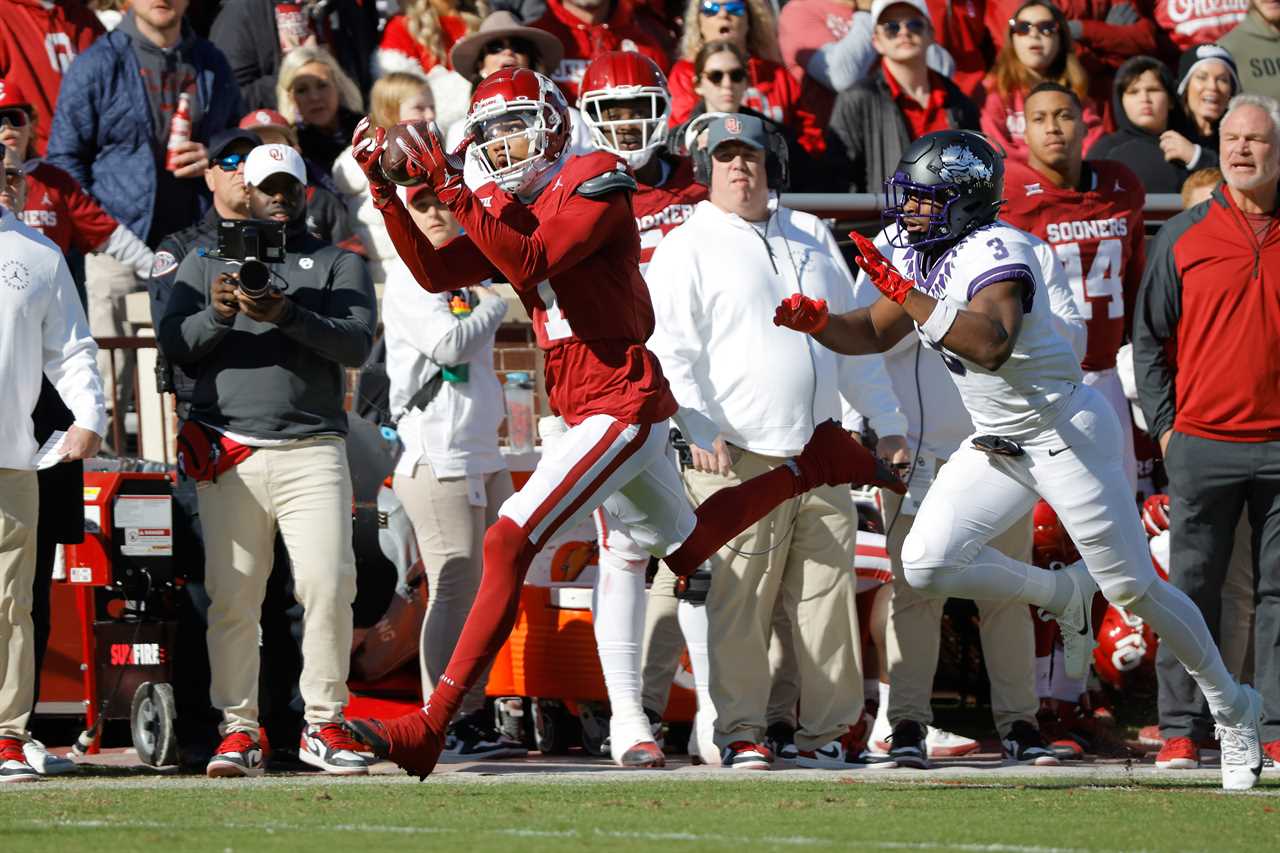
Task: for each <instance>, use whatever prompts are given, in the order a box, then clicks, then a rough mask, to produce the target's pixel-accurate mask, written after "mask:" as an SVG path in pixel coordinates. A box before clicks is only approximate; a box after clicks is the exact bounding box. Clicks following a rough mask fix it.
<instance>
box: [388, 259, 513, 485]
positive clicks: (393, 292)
mask: <svg viewBox="0 0 1280 853" xmlns="http://www.w3.org/2000/svg"><path fill="white" fill-rule="evenodd" d="M387 269H388V275H387V289H386V291H385V292H384V293H383V297H382V321H383V324H384V327H385V329H386V339H387V378H388V379H389V380H390V383H391V395H390V396H391V399H390V405H391V414H392V416H393V417H398V418H400V421H399V423H398V424H397V426H396V428H397V430H398V431H399V433H400V440H401V441H402V442H403V443H404V454H403V455H402V456H401V457H400V461H399V463H398V464H397V465H396V470H397V471H399V472H401V473H409V474H412V472H413V470H414V466H415V465H417V464H419V463H427V464H430V465H431V470H432V472H433V473H434V474H435V475H436V477H437V478H441V477H466V476H472V475H478V474H491V473H493V472H494V471H501V470H502V469H503V468H505V467H506V463H504V462H503V460H502V453H501V451H499V450H498V426H499V425H500V424H501V423H502V419H503V417H505V414H506V412H505V405H504V402H503V396H502V386H501V384H500V383H499V382H498V375H497V374H496V373H495V372H494V370H493V339H494V335H496V334H497V331H498V326H499V325H501V323H502V318H503V317H505V316H506V313H507V303H506V300H504V299H501V298H498V297H496V296H495V297H494V298H493V299H484V300H481V301H480V302H479V303H478V304H477V305H476V306H475V307H474V308H473V309H472V312H471V315H470V316H468V317H466V318H465V319H463V318H460V317H457V316H454V314H453V313H452V311H451V310H450V309H449V294H448V293H428V292H427V291H425V290H423V289H422V288H421V287H419V286H418V283H417V282H416V281H414V278H413V274H412V273H410V272H409V269H408V268H407V267H406V266H405V265H404V263H403V262H402V261H400V259H399V258H397V259H396V260H395V261H394V262H393V263H391V264H388V266H387ZM454 364H466V365H467V366H468V378H467V381H466V382H443V383H441V385H440V391H439V393H437V394H436V396H435V399H433V400H432V401H431V402H430V403H429V404H427V407H426V409H425V410H418V409H415V410H414V411H412V412H405V406H406V404H407V403H408V402H409V400H410V398H411V397H412V396H413V395H414V394H416V393H417V392H418V389H420V388H421V387H422V386H423V385H425V384H426V383H427V381H428V380H429V379H431V377H433V376H435V374H436V372H437V371H439V370H440V367H441V365H454Z"/></svg>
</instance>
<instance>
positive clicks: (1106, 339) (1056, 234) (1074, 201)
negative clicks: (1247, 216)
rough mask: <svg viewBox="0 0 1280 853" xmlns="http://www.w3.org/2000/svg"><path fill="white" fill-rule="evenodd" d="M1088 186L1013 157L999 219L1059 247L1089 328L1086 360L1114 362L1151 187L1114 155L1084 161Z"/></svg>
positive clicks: (1104, 365)
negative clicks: (1070, 183)
mask: <svg viewBox="0 0 1280 853" xmlns="http://www.w3.org/2000/svg"><path fill="white" fill-rule="evenodd" d="M1085 180H1086V181H1088V182H1089V185H1090V189H1088V190H1085V191H1083V192H1082V191H1080V190H1076V189H1060V188H1058V187H1055V186H1053V184H1051V183H1050V182H1049V180H1048V179H1047V178H1045V177H1044V176H1043V175H1041V174H1040V173H1039V172H1036V171H1035V170H1034V169H1032V168H1031V167H1030V166H1027V165H1024V164H1021V163H1015V162H1013V161H1010V162H1009V163H1007V164H1006V172H1005V179H1004V182H1005V183H1004V193H1005V200H1006V203H1005V206H1004V207H1003V208H1001V213H1000V218H1001V219H1003V220H1005V221H1006V222H1008V223H1010V224H1011V225H1015V226H1017V227H1018V228H1021V229H1022V230H1024V231H1030V232H1031V233H1032V234H1035V235H1036V236H1037V237H1039V238H1040V239H1041V240H1044V241H1045V242H1046V243H1048V244H1049V245H1051V246H1052V247H1053V251H1054V254H1055V255H1057V258H1058V261H1059V263H1061V264H1062V266H1063V267H1064V268H1065V270H1066V273H1067V279H1068V281H1070V282H1071V292H1072V293H1073V294H1074V295H1075V299H1076V305H1077V307H1079V309H1080V314H1081V316H1082V317H1084V320H1085V324H1086V326H1087V328H1088V345H1087V349H1086V351H1085V357H1084V361H1083V362H1081V365H1080V366H1081V367H1082V368H1084V369H1085V370H1107V369H1110V368H1113V367H1115V366H1116V351H1117V350H1118V349H1119V348H1120V344H1122V343H1123V342H1124V339H1125V335H1126V332H1127V330H1128V328H1129V324H1130V321H1131V318H1132V314H1133V306H1134V302H1135V299H1136V298H1137V293H1138V285H1139V283H1140V282H1141V281H1142V269H1143V267H1144V266H1145V265H1146V252H1145V249H1144V245H1143V240H1144V234H1143V229H1144V227H1145V226H1144V221H1143V218H1142V206H1143V204H1144V203H1145V200H1146V193H1145V191H1144V190H1143V188H1142V183H1141V182H1140V181H1139V180H1138V177H1137V176H1136V175H1135V174H1133V172H1132V171H1130V170H1129V168H1128V167H1127V166H1125V165H1123V164H1121V163H1117V162H1115V161H1113V160H1093V161H1089V162H1087V163H1086V164H1085Z"/></svg>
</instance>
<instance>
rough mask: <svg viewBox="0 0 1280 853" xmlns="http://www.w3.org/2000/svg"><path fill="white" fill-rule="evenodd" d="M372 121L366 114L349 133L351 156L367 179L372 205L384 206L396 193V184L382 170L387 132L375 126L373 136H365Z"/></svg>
mask: <svg viewBox="0 0 1280 853" xmlns="http://www.w3.org/2000/svg"><path fill="white" fill-rule="evenodd" d="M371 125H372V122H371V121H370V120H369V117H368V116H365V117H364V118H362V119H360V123H359V124H357V125H356V129H355V133H353V134H352V135H351V156H352V157H354V158H356V165H358V166H359V167H360V171H362V172H364V175H365V177H366V178H367V179H368V180H369V195H370V196H371V197H372V198H373V206H374V207H377V208H382V207H385V206H386V204H387V202H389V201H391V199H392V198H394V197H395V194H396V185H395V184H393V183H391V181H390V180H389V179H388V178H387V176H386V174H385V173H384V172H383V171H382V150H383V148H385V147H386V144H387V132H386V130H384V129H382V128H380V127H379V128H375V129H374V132H373V136H371V137H367V138H366V136H365V134H366V133H367V132H368V131H369V127H370V126H371Z"/></svg>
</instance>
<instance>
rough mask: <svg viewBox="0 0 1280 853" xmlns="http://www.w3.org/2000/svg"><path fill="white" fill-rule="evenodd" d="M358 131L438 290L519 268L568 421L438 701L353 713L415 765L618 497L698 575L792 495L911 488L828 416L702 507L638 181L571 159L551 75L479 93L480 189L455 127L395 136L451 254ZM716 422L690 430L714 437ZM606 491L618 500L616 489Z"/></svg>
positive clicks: (475, 147)
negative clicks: (658, 322) (660, 344)
mask: <svg viewBox="0 0 1280 853" xmlns="http://www.w3.org/2000/svg"><path fill="white" fill-rule="evenodd" d="M368 128H369V121H368V119H365V120H364V121H363V122H361V123H360V125H359V126H357V128H356V131H355V138H354V139H353V141H352V147H353V154H354V156H355V157H356V161H357V162H358V163H360V166H361V168H362V169H363V170H364V171H365V173H366V174H367V175H368V177H369V186H370V191H371V194H372V196H373V198H374V202H375V204H376V205H377V206H378V207H379V208H380V209H381V210H382V214H383V218H384V219H385V220H386V224H387V231H388V233H389V234H390V236H391V239H392V241H393V242H394V243H395V246H396V250H397V251H398V252H399V254H400V256H401V258H402V260H404V262H405V264H406V265H407V266H408V267H409V270H410V271H411V272H412V273H413V275H414V278H415V279H417V281H418V283H419V284H420V285H421V286H422V287H423V288H424V289H426V290H429V291H432V292H439V291H441V290H456V289H459V288H461V287H468V286H473V285H476V284H480V283H481V282H483V281H485V280H487V279H490V278H492V277H494V276H496V275H502V276H504V277H505V278H506V279H507V280H508V281H510V282H511V284H512V286H513V287H514V288H515V290H516V292H517V293H518V294H519V296H520V299H521V301H522V302H523V303H524V306H525V308H526V309H527V310H528V311H529V314H530V316H531V317H532V318H533V324H534V332H535V334H536V336H537V342H538V346H539V347H541V348H542V349H543V350H544V351H545V353H546V359H545V360H546V368H545V378H546V387H547V393H548V396H549V398H550V403H551V407H552V409H553V411H554V412H555V413H556V414H558V415H559V416H560V417H562V418H563V419H564V421H565V423H566V424H568V426H569V429H568V431H567V432H566V433H565V434H564V435H563V436H561V437H560V438H559V440H558V441H557V442H556V444H555V448H554V450H552V451H550V452H547V453H545V454H544V455H543V457H542V459H541V460H540V461H539V463H538V467H537V468H536V469H535V470H534V472H533V475H532V476H531V477H530V478H529V481H528V482H527V483H526V484H525V486H524V487H523V488H522V489H521V490H520V491H519V492H517V493H516V494H515V495H514V496H513V497H512V498H511V499H510V500H508V501H507V502H506V503H505V504H503V506H502V509H501V510H500V511H499V519H498V521H497V522H496V523H495V524H494V525H493V526H492V527H491V528H489V531H488V532H487V533H486V534H485V540H484V574H483V577H482V579H481V582H480V589H479V591H478V592H477V594H476V599H475V604H474V605H473V607H472V609H471V613H470V614H469V615H468V617H467V621H466V624H465V625H464V626H463V629H462V635H461V636H460V637H459V639H458V644H457V646H456V648H455V650H454V654H453V657H452V659H451V660H450V662H449V666H448V667H447V668H446V670H445V674H444V676H443V677H442V678H441V679H440V683H439V684H438V685H437V686H436V688H435V690H434V691H433V692H432V694H431V696H430V698H429V699H428V701H427V704H426V706H425V707H424V708H422V709H420V710H417V711H414V712H412V713H410V714H406V715H404V716H402V717H399V718H396V719H394V720H387V721H382V720H353V721H351V722H350V725H351V727H352V729H353V731H354V733H355V734H356V736H357V737H358V738H360V739H361V740H362V741H364V743H366V744H367V745H368V746H369V747H370V748H371V749H373V751H374V752H375V753H376V754H378V755H379V756H382V757H385V758H389V759H390V760H392V761H394V762H395V763H397V764H399V765H400V766H401V767H403V768H404V769H405V770H407V771H409V772H410V773H411V774H414V775H417V776H420V777H425V776H426V775H427V774H428V773H430V772H431V771H432V769H434V767H435V764H436V761H437V760H438V759H439V756H440V752H441V748H442V746H443V743H444V734H445V730H446V729H447V728H448V725H449V722H450V720H451V719H452V717H453V715H454V713H455V712H456V711H457V709H458V707H459V705H460V703H461V701H462V698H463V696H464V695H465V694H466V692H467V691H468V690H469V689H470V688H471V686H472V685H474V684H475V682H476V679H478V678H479V677H480V676H481V675H482V674H483V673H484V672H485V671H486V670H487V669H488V667H489V665H490V664H491V663H492V661H493V659H494V657H495V656H496V655H497V652H498V650H499V649H500V648H501V647H502V644H503V642H504V641H505V640H506V639H507V636H508V634H509V633H510V631H511V628H512V627H513V625H514V624H515V619H516V615H517V612H518V606H519V592H520V586H521V584H522V583H523V580H524V576H525V573H526V572H527V571H528V568H529V564H530V562H531V561H532V560H533V557H534V555H535V554H536V553H537V552H538V550H539V549H540V548H541V547H542V546H543V545H544V544H546V542H547V540H548V539H550V538H551V536H553V535H554V534H555V532H556V531H557V530H559V529H560V528H561V527H562V526H564V525H566V524H569V525H571V524H573V523H575V522H576V521H577V520H578V519H580V518H582V517H584V516H585V515H586V514H588V513H590V512H592V511H593V510H595V509H596V508H597V507H598V506H600V505H601V504H605V505H606V506H607V508H608V510H609V512H610V514H611V515H612V516H613V517H614V518H617V519H618V520H619V521H620V523H621V524H622V525H624V526H625V527H626V528H627V533H628V535H629V536H630V537H631V538H632V539H633V540H634V541H636V542H637V543H640V544H641V545H642V546H643V547H644V548H645V550H647V551H648V552H649V553H651V554H654V555H655V556H658V557H660V558H662V559H664V560H665V561H666V563H667V565H668V566H669V567H670V568H671V569H672V571H674V572H676V574H678V575H686V576H687V575H690V574H692V573H693V572H694V571H696V570H697V568H698V567H699V566H701V565H702V563H703V562H705V561H706V560H707V559H709V558H710V557H711V555H712V554H714V553H715V552H716V551H717V550H718V549H719V548H720V547H721V546H722V545H724V543H726V542H727V541H729V540H730V539H731V538H732V537H733V536H735V535H737V534H738V533H740V532H741V531H742V530H744V529H745V528H746V527H748V526H750V525H751V524H753V523H755V522H756V521H758V520H759V519H760V518H762V517H763V516H764V515H766V514H767V513H768V512H769V511H770V510H771V509H772V508H773V507H774V506H776V505H777V504H778V503H780V502H782V501H783V500H786V499H788V498H790V497H793V496H794V495H797V494H800V493H801V492H804V491H807V490H808V489H810V488H813V487H814V486H816V485H818V484H819V483H830V484H833V485H835V484H841V483H849V482H869V481H875V482H878V483H881V484H883V485H886V486H889V487H891V488H896V489H898V490H899V491H901V489H902V485H901V482H900V481H898V480H897V479H896V478H895V477H894V476H893V475H892V473H890V472H889V471H888V469H886V468H885V467H884V466H883V465H881V464H880V463H879V461H878V460H877V459H876V458H875V457H873V456H872V455H871V454H870V453H869V452H867V451H866V450H864V449H863V448H862V445H861V444H860V443H859V442H858V441H857V439H855V438H854V437H853V436H851V435H850V434H849V433H847V432H845V431H844V430H843V429H841V428H840V427H839V426H838V425H837V424H835V423H828V424H823V425H820V426H819V427H818V429H817V430H815V432H814V436H813V438H812V439H810V441H809V444H808V445H807V446H806V447H805V449H804V450H803V451H802V452H801V454H800V455H799V456H797V457H795V458H794V459H791V460H788V462H787V464H785V465H783V466H780V467H779V468H776V469H774V470H772V471H770V472H769V473H767V474H764V475H762V476H760V477H757V478H755V479H753V480H749V481H747V482H746V483H743V484H741V485H739V486H736V487H734V488H730V489H725V490H723V491H722V492H720V493H718V494H717V495H716V496H715V497H713V498H712V499H711V500H708V501H706V502H705V503H703V504H702V505H701V506H700V507H699V508H698V510H697V512H696V513H695V512H694V510H693V509H692V507H690V505H689V503H688V501H687V499H686V498H685V497H684V493H683V489H682V488H681V485H680V478H679V474H678V473H677V472H676V469H675V465H674V463H673V462H672V461H671V459H670V458H669V456H668V454H667V436H666V432H667V431H666V429H665V428H664V426H663V423H664V422H665V421H666V420H667V419H668V418H670V417H672V416H673V415H674V416H676V417H677V419H681V418H682V417H683V418H684V419H685V420H686V421H687V420H688V419H689V416H690V415H691V414H693V413H677V408H678V407H677V405H676V402H675V399H674V397H672V395H671V391H670V389H669V388H668V387H667V381H666V379H665V378H664V377H663V375H662V368H661V367H660V366H659V364H658V360H657V358H656V357H655V356H654V355H653V353H651V352H650V351H649V350H648V349H646V348H645V345H644V342H645V341H646V340H647V339H648V338H649V336H650V334H651V333H652V332H653V322H654V321H653V308H652V305H651V304H650V302H649V293H648V290H647V289H646V287H645V283H644V279H643V278H642V277H641V275H640V268H639V260H640V239H639V235H638V234H637V232H636V227H635V220H634V219H633V217H632V210H631V194H632V193H633V192H634V191H635V188H636V184H635V180H634V179H633V178H632V177H631V175H630V173H629V172H628V170H627V167H626V164H625V163H623V162H622V161H621V160H619V159H618V158H617V157H616V156H614V155H613V154H610V153H608V152H604V151H595V152H591V153H589V154H584V155H582V156H577V157H573V156H566V154H565V146H566V144H567V143H568V141H569V110H568V105H567V104H566V103H565V100H564V97H563V95H562V94H561V93H560V90H559V88H558V87H556V85H555V84H554V83H552V82H551V80H549V79H547V78H546V77H543V76H542V75H541V74H538V73H537V72H535V71H531V70H528V69H524V68H514V69H507V70H503V71H499V72H497V73H495V74H493V75H491V76H489V77H488V78H486V79H485V80H484V81H483V82H482V83H481V84H480V85H479V86H478V87H477V88H476V91H475V93H474V94H473V95H472V101H471V110H470V112H469V113H468V115H467V119H466V127H465V130H464V143H463V144H464V146H469V147H468V148H467V150H466V156H468V157H470V158H472V160H473V161H474V162H476V163H477V164H478V165H479V166H480V168H481V169H482V170H483V171H484V172H485V173H486V174H488V175H489V176H490V177H491V178H492V181H491V182H490V183H488V184H486V185H485V186H483V187H481V188H480V189H479V190H478V191H476V192H474V193H473V192H472V191H471V190H469V189H468V188H467V186H466V184H465V182H464V180H463V176H462V171H463V162H462V161H461V158H460V157H458V156H457V155H450V154H448V153H446V152H445V150H444V148H443V143H442V142H441V139H440V135H439V131H438V130H437V129H436V128H435V127H434V126H432V127H430V128H428V129H421V128H420V126H417V125H411V126H410V127H409V130H408V132H406V133H405V134H402V135H399V136H397V137H396V140H395V142H396V144H397V146H398V147H399V148H400V150H401V151H402V152H403V153H404V154H405V156H406V158H407V166H408V171H409V172H410V176H411V178H412V179H417V180H422V181H426V182H427V183H429V184H430V185H431V186H432V188H433V189H434V190H435V193H436V197H437V198H439V199H440V200H441V201H443V202H444V203H445V204H447V205H448V206H449V208H450V210H452V211H453V214H454V216H455V217H456V218H457V219H458V221H459V223H461V224H462V226H463V228H464V229H465V230H466V233H465V234H464V235H462V236H459V237H456V238H455V239H453V240H452V241H450V242H449V243H447V244H445V245H444V246H442V247H441V248H440V249H438V250H437V249H435V248H433V247H432V245H431V244H430V242H429V241H428V240H427V239H426V238H425V236H423V235H422V233H421V232H420V231H418V230H417V228H416V226H415V225H414V223H413V220H412V219H410V217H409V214H408V212H407V211H406V210H405V208H404V205H403V203H401V202H400V200H399V198H398V197H397V195H396V192H395V187H394V185H392V184H391V183H390V182H389V181H388V179H387V177H386V175H385V174H384V173H383V171H382V167H381V154H382V150H383V148H384V147H385V145H386V144H387V140H386V135H385V133H384V132H383V131H381V130H378V131H377V132H375V134H374V135H373V136H372V137H370V138H368V139H366V138H365V132H366V131H367V130H368ZM702 417H703V419H704V421H706V422H705V423H704V426H703V427H702V428H697V427H695V428H692V429H689V430H687V431H686V434H687V435H689V436H690V439H691V440H692V441H695V442H697V443H699V444H701V445H704V446H706V447H710V446H711V437H712V435H713V434H714V433H715V429H714V427H711V425H710V423H709V421H707V419H705V416H702ZM606 499H607V501H606Z"/></svg>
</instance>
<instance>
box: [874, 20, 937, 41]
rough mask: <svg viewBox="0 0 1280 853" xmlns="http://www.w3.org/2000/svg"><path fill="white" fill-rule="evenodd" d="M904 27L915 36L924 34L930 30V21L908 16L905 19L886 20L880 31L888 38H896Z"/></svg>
mask: <svg viewBox="0 0 1280 853" xmlns="http://www.w3.org/2000/svg"><path fill="white" fill-rule="evenodd" d="M904 28H905V29H906V31H907V32H909V33H911V34H912V35H913V36H922V35H924V34H925V32H927V31H928V29H929V22H928V21H926V20H925V19H924V18H907V19H906V20H905V21H885V22H884V23H883V24H881V25H880V31H881V32H882V33H884V35H885V38H887V39H896V38H897V37H898V33H900V32H902V30H903V29H904Z"/></svg>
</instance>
